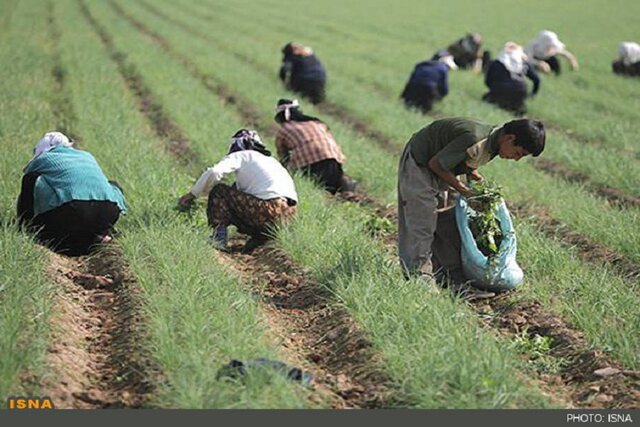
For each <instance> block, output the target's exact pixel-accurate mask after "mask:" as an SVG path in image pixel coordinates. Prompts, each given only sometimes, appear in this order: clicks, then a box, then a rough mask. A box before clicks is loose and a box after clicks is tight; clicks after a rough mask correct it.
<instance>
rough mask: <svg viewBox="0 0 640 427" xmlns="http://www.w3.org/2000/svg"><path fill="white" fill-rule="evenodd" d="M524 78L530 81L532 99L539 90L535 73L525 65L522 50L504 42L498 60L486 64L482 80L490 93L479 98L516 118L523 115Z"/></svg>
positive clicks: (525, 58)
mask: <svg viewBox="0 0 640 427" xmlns="http://www.w3.org/2000/svg"><path fill="white" fill-rule="evenodd" d="M525 77H527V78H529V79H530V80H531V81H532V82H533V89H532V91H531V96H535V95H536V94H537V93H538V90H539V89H540V77H539V76H538V73H536V71H535V70H534V68H533V67H532V66H531V64H529V62H527V55H526V54H525V53H524V50H523V49H522V47H521V46H520V45H518V44H516V43H513V42H507V43H506V44H505V45H504V48H503V49H502V50H501V51H500V54H499V55H498V58H497V59H496V60H494V61H491V64H490V65H489V69H488V70H487V74H486V75H485V80H484V82H485V84H486V85H487V87H488V88H489V92H488V93H486V94H484V96H483V97H482V99H483V100H484V101H486V102H489V103H492V104H496V105H498V106H499V107H500V108H503V109H505V110H507V111H512V112H514V113H515V114H518V115H522V114H524V113H526V107H525V99H526V98H527V84H526V82H525Z"/></svg>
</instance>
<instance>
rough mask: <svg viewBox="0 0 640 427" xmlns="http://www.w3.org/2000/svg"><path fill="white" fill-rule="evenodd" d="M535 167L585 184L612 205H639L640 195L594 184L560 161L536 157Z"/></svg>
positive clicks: (587, 177) (622, 206) (585, 176)
mask: <svg viewBox="0 0 640 427" xmlns="http://www.w3.org/2000/svg"><path fill="white" fill-rule="evenodd" d="M534 165H535V167H536V168H537V169H539V170H542V171H544V172H546V173H548V174H549V175H553V176H557V177H559V178H562V179H564V180H565V181H568V182H573V183H578V184H585V185H586V186H587V188H588V189H589V190H590V191H591V192H593V193H595V194H596V195H598V196H600V197H602V198H604V199H606V200H607V201H608V202H609V203H610V204H611V205H612V206H617V207H621V208H625V207H632V208H637V207H640V197H637V196H630V195H627V194H625V193H624V192H623V191H620V190H618V189H616V188H612V187H609V186H606V185H603V184H596V183H594V182H592V181H591V178H589V176H588V175H585V174H583V173H580V172H574V171H572V170H570V169H569V168H567V167H566V166H565V165H563V164H562V163H558V162H554V161H552V160H546V159H538V160H536V161H535V163H534Z"/></svg>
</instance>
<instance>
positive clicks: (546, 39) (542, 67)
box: [524, 30, 578, 75]
mask: <svg viewBox="0 0 640 427" xmlns="http://www.w3.org/2000/svg"><path fill="white" fill-rule="evenodd" d="M524 51H525V53H526V54H527V56H528V57H529V61H530V62H531V63H532V64H533V65H534V66H535V67H536V68H537V69H538V70H539V71H542V72H543V73H549V72H551V71H553V72H554V73H555V74H556V75H560V71H561V70H560V62H559V61H558V57H559V56H562V57H564V58H566V59H567V60H568V61H569V64H571V69H572V70H574V71H575V70H577V69H578V60H577V59H576V57H575V55H574V54H573V53H571V52H570V51H569V50H568V49H567V47H566V46H565V44H564V43H562V42H561V41H560V39H559V38H558V35H557V34H556V33H554V32H553V31H548V30H544V31H540V32H539V33H538V35H537V36H536V38H535V39H533V40H532V41H531V43H529V44H528V45H527V47H526V48H525V49H524Z"/></svg>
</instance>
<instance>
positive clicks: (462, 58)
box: [279, 30, 640, 115]
mask: <svg viewBox="0 0 640 427" xmlns="http://www.w3.org/2000/svg"><path fill="white" fill-rule="evenodd" d="M282 54H283V58H282V65H281V66H280V73H279V76H280V79H281V80H282V81H283V83H284V84H285V87H286V88H287V89H289V90H292V91H294V92H298V93H300V94H301V95H303V96H305V97H307V98H308V99H309V100H310V101H311V102H312V103H314V104H318V103H320V102H322V101H324V99H325V86H326V82H327V73H326V70H325V68H324V66H323V65H322V64H321V62H320V61H319V59H318V58H317V57H316V55H315V54H314V52H313V50H312V49H311V48H310V47H308V46H303V45H301V44H298V43H294V42H290V43H287V44H286V45H285V46H284V47H283V48H282ZM619 54H620V57H619V58H618V59H617V60H616V61H614V62H613V64H612V68H613V71H614V72H615V73H617V74H624V75H630V76H638V75H640V45H638V43H634V42H623V43H621V44H620V47H619ZM561 57H562V58H565V59H566V60H567V61H568V62H569V64H570V65H571V69H572V70H574V71H575V70H577V69H578V60H577V59H576V57H575V55H574V54H573V53H571V52H570V51H569V50H568V49H567V47H566V45H565V44H564V43H563V42H562V41H560V39H559V37H558V35H557V34H556V33H554V32H553V31H548V30H543V31H540V32H539V33H538V34H537V35H536V37H535V38H534V39H533V40H531V42H529V44H527V45H526V47H522V46H521V45H519V44H517V43H515V42H513V41H509V42H506V43H505V44H504V46H503V48H502V49H501V50H500V52H499V53H498V55H497V57H496V58H495V59H493V60H491V54H490V53H489V51H487V50H485V49H484V48H483V39H482V35H481V34H480V33H468V34H466V35H465V36H464V37H462V38H460V39H459V40H457V41H455V42H454V43H452V44H451V45H449V46H448V47H447V48H445V49H440V50H438V51H437V52H436V53H435V54H434V55H433V56H432V57H431V58H430V59H429V60H426V61H422V62H419V63H418V64H416V65H415V66H414V68H413V71H412V73H411V75H410V77H409V80H408V81H407V83H406V85H405V87H404V90H403V91H402V94H401V95H400V97H401V98H402V99H403V100H404V103H405V104H406V105H407V107H410V108H415V109H418V110H419V111H421V112H423V113H426V112H428V111H430V110H431V109H432V108H433V104H434V103H435V102H437V101H439V100H441V99H443V98H444V97H445V96H447V94H448V93H449V83H448V79H449V71H450V70H457V69H471V70H473V72H475V73H478V74H479V73H480V72H483V73H484V83H485V85H486V86H487V88H488V92H487V93H485V94H484V95H483V96H482V100H484V101H486V102H489V103H491V104H495V105H497V106H498V107H500V108H503V109H505V110H507V111H511V112H513V113H515V114H516V115H523V114H525V113H526V107H525V100H526V99H527V97H533V96H535V95H536V94H537V93H538V91H539V90H540V77H539V75H538V72H542V73H551V72H553V73H554V74H556V75H560V73H561V71H562V67H561V65H560V58H561ZM526 79H529V80H531V82H532V84H533V87H532V89H531V91H529V90H528V89H527V83H526Z"/></svg>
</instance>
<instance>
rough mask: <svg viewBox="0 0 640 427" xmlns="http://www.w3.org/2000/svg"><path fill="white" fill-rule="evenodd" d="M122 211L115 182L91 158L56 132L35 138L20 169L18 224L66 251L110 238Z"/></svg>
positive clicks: (82, 250) (80, 251) (121, 198)
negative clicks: (22, 173) (20, 185)
mask: <svg viewBox="0 0 640 427" xmlns="http://www.w3.org/2000/svg"><path fill="white" fill-rule="evenodd" d="M123 212H126V205H125V199H124V195H123V193H122V189H121V188H120V186H119V185H118V184H117V183H116V182H114V181H109V180H108V179H107V177H106V176H105V175H104V173H103V172H102V169H100V166H99V165H98V162H97V161H96V159H95V158H94V157H93V156H92V155H91V154H89V153H88V152H86V151H83V150H79V149H76V148H74V143H73V141H71V140H70V139H69V138H68V137H67V136H66V135H64V134H62V133H60V132H48V133H46V134H45V135H44V137H43V138H42V139H41V140H40V141H39V142H38V143H37V145H36V146H35V148H34V150H33V158H32V159H31V160H30V161H29V163H28V164H27V165H26V167H25V168H24V175H23V177H22V188H21V191H20V195H19V196H18V203H17V213H18V220H19V222H20V224H21V225H23V226H25V227H26V228H27V229H29V230H32V231H34V232H36V233H37V238H38V239H39V240H40V241H42V242H43V243H46V244H49V245H50V246H51V248H52V249H54V250H56V251H58V252H60V253H64V254H67V255H71V256H76V255H84V254H87V253H88V252H89V250H90V248H91V246H92V245H94V244H97V243H107V242H109V241H110V240H111V239H112V236H111V232H112V228H113V225H114V224H115V223H116V221H118V218H119V216H120V214H121V213H123Z"/></svg>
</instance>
